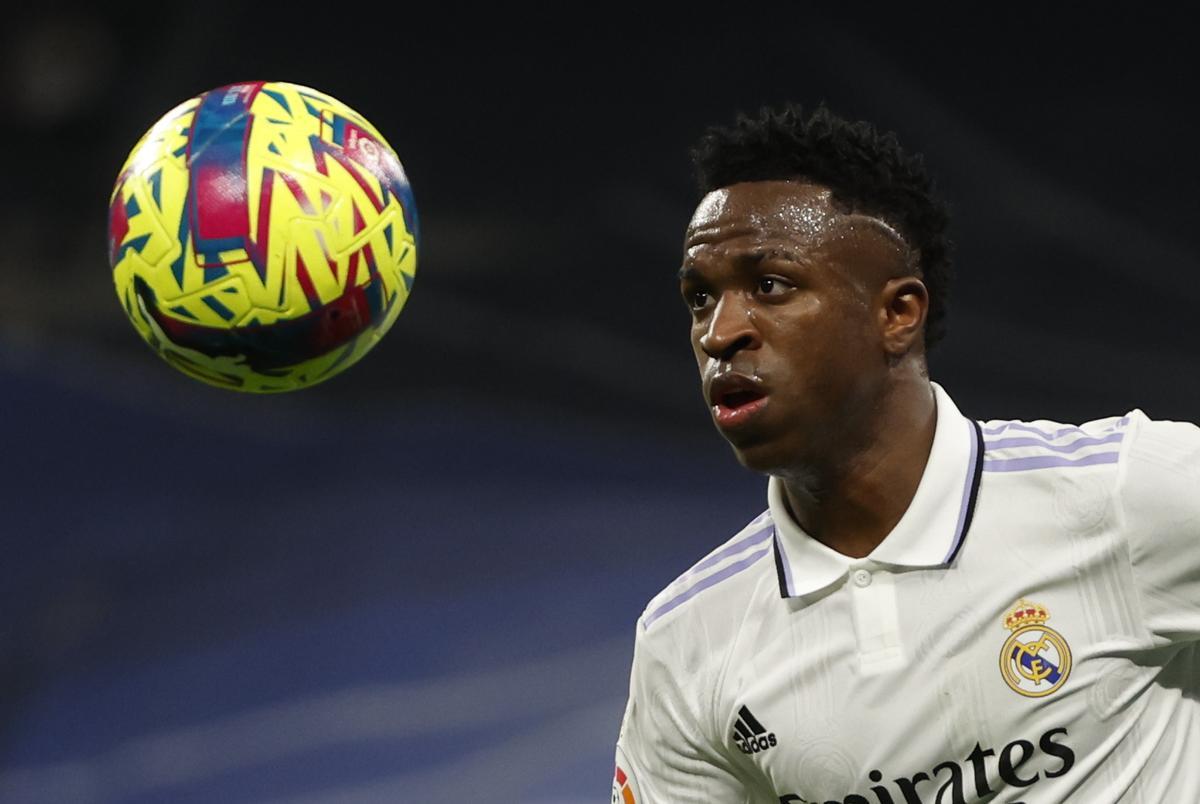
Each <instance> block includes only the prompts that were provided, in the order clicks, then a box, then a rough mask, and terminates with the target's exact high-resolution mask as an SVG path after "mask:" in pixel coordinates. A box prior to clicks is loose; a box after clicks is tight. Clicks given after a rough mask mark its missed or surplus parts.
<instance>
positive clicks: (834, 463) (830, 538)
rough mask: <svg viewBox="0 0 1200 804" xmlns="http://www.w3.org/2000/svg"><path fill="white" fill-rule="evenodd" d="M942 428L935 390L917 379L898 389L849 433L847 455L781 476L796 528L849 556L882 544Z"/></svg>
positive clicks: (896, 386)
mask: <svg viewBox="0 0 1200 804" xmlns="http://www.w3.org/2000/svg"><path fill="white" fill-rule="evenodd" d="M936 424H937V407H936V404H935V401H934V396H933V387H932V386H931V385H930V384H929V381H928V379H926V378H924V377H915V378H911V379H907V380H902V381H900V382H897V383H895V384H893V385H891V386H890V387H889V389H888V391H887V393H886V394H885V396H884V398H883V399H881V400H879V404H878V406H875V407H874V410H873V411H872V414H871V416H870V417H869V419H868V420H867V421H865V422H864V423H863V425H862V426H861V427H859V428H856V429H858V432H856V433H853V434H847V435H848V437H847V438H846V439H844V441H843V443H844V444H847V445H850V446H848V447H847V448H846V449H845V452H844V454H840V455H834V456H830V457H831V459H830V460H828V461H826V462H825V463H823V464H820V465H809V466H806V467H803V468H801V469H799V470H798V471H796V472H792V473H788V474H786V475H781V476H780V480H781V481H782V483H783V490H784V499H785V500H786V502H787V505H788V509H789V511H790V513H791V514H792V517H793V518H794V519H795V520H796V522H797V524H799V525H800V527H801V528H802V529H803V530H804V531H805V532H806V533H807V534H808V535H809V536H812V537H813V538H814V539H816V540H817V541H819V542H821V543H822V544H824V545H826V546H827V547H829V548H831V549H833V550H836V551H837V552H839V553H842V554H843V555H847V556H851V557H854V558H862V557H863V556H866V555H867V554H869V553H870V552H871V551H872V550H874V549H875V548H876V547H877V546H879V543H880V542H882V541H883V540H884V539H885V538H886V537H887V535H888V534H889V533H891V531H892V529H893V528H894V527H896V524H897V523H898V522H899V521H900V518H901V517H902V516H903V515H904V512H905V511H906V510H907V509H908V505H909V503H911V502H912V499H913V497H914V496H915V495H916V493H917V486H918V485H920V482H921V476H922V475H923V474H924V472H925V464H926V463H927V462H928V460H929V452H930V449H931V448H932V447H933V434H934V430H935V428H936Z"/></svg>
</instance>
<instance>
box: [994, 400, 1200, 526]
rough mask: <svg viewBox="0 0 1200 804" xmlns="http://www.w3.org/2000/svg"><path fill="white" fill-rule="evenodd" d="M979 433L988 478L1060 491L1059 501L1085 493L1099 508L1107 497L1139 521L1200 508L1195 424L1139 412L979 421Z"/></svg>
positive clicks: (1198, 431) (1198, 439) (1199, 459)
mask: <svg viewBox="0 0 1200 804" xmlns="http://www.w3.org/2000/svg"><path fill="white" fill-rule="evenodd" d="M980 429H981V432H982V435H983V449H984V459H983V466H982V468H983V472H984V473H986V474H988V475H989V476H992V477H1003V478H1008V479H1010V480H1011V482H1013V483H1020V484H1021V486H1022V487H1023V488H1033V487H1035V486H1045V487H1046V488H1053V489H1054V490H1055V493H1056V496H1057V497H1058V498H1061V497H1062V496H1063V495H1064V494H1067V493H1068V492H1069V491H1070V490H1071V489H1075V488H1078V489H1079V490H1080V493H1081V494H1083V496H1085V497H1088V498H1089V499H1092V500H1093V502H1098V500H1096V499H1095V498H1096V496H1097V495H1098V494H1100V493H1101V491H1102V490H1103V494H1104V496H1109V495H1111V496H1112V497H1115V498H1116V503H1117V506H1118V508H1120V509H1122V510H1124V511H1125V512H1126V513H1128V514H1129V515H1132V516H1144V515H1147V514H1148V513H1149V512H1150V511H1149V509H1162V508H1163V507H1164V506H1166V507H1167V508H1172V507H1179V506H1182V507H1183V508H1184V509H1187V511H1185V513H1187V512H1190V511H1191V509H1195V508H1197V507H1200V428H1198V427H1196V425H1194V424H1189V423H1186V422H1173V421H1164V420H1154V419H1150V418H1149V417H1147V416H1146V414H1145V413H1143V412H1142V411H1140V410H1132V411H1130V412H1129V413H1126V414H1125V415H1123V416H1110V417H1108V418H1104V419H1097V420H1095V421H1090V422H1084V423H1083V424H1066V423H1062V422H1055V421H1049V420H1046V419H1039V420H1035V421H1028V422H1026V421H1018V420H992V421H986V422H980ZM1059 502H1060V503H1061V502H1062V500H1061V499H1060V500H1059ZM1068 507H1069V506H1068ZM1175 513H1176V514H1179V513H1180V512H1175ZM1189 515H1190V514H1189Z"/></svg>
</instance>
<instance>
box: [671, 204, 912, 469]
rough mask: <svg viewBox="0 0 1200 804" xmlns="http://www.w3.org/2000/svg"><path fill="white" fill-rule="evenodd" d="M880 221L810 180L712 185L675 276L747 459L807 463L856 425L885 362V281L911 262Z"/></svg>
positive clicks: (764, 464) (726, 430) (765, 463)
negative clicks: (838, 201)
mask: <svg viewBox="0 0 1200 804" xmlns="http://www.w3.org/2000/svg"><path fill="white" fill-rule="evenodd" d="M904 265H905V250H904V246H903V241H902V240H900V238H899V237H898V236H897V235H896V233H895V232H894V231H893V230H891V229H890V228H888V226H887V225H886V224H884V223H883V222H881V221H880V220H878V219H877V218H873V217H870V216H866V215H858V214H853V213H846V212H844V211H840V210H839V209H838V208H837V207H836V206H835V205H834V204H833V203H832V201H831V196H830V193H829V190H828V189H827V188H825V187H823V186H821V185H817V184H812V183H809V182H805V181H802V180H796V181H756V182H745V183H741V184H735V185H732V186H729V187H725V188H722V189H720V190H716V191H714V192H712V193H709V194H708V195H707V196H705V198H704V199H703V200H702V201H701V202H700V205H699V206H698V207H697V208H696V211H695V214H694V215H693V216H692V220H691V223H690V224H689V226H688V230H687V236H686V239H685V241H684V259H683V267H682V269H681V270H680V290H681V292H682V293H683V298H684V301H685V302H686V303H687V305H688V307H689V308H690V309H691V312H692V331H691V336H692V347H693V349H694V350H695V353H696V362H697V364H698V365H699V368H700V374H701V378H702V380H703V388H704V395H705V400H706V402H707V403H708V404H709V408H710V410H711V412H712V415H713V421H714V422H715V423H716V425H717V428H718V429H719V430H720V431H721V434H722V435H724V436H725V438H726V439H727V440H728V441H729V443H730V444H732V445H733V448H734V451H735V452H736V453H737V455H738V459H739V460H740V461H741V462H742V463H743V464H745V465H746V466H747V467H749V468H751V469H754V470H756V471H761V472H768V473H771V474H779V475H787V474H790V473H794V472H803V471H805V469H806V468H808V467H810V466H814V465H816V464H819V463H821V462H823V461H825V460H828V459H829V458H831V457H833V455H834V454H837V453H839V452H841V451H842V450H844V449H845V448H846V447H847V446H848V444H847V443H846V440H847V439H848V438H861V437H862V426H861V425H862V423H863V422H866V421H869V419H870V416H869V414H870V412H871V409H872V406H873V405H874V404H875V403H876V401H877V400H878V399H879V396H880V393H881V390H882V388H883V385H884V383H885V380H886V377H887V373H888V357H887V354H886V352H885V350H884V347H883V345H882V326H883V324H884V320H883V316H884V315H885V311H884V310H883V307H884V305H885V304H886V301H885V300H884V299H883V297H882V293H881V291H882V288H883V286H884V283H886V282H887V280H888V279H890V278H892V277H895V276H897V275H902V274H904V273H906V271H905V269H904Z"/></svg>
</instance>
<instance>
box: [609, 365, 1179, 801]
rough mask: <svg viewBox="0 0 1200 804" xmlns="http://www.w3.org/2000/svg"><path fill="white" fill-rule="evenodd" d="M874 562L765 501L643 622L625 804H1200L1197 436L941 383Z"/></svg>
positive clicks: (623, 774) (623, 769)
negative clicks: (969, 405)
mask: <svg viewBox="0 0 1200 804" xmlns="http://www.w3.org/2000/svg"><path fill="white" fill-rule="evenodd" d="M934 389H935V394H936V399H937V410H938V414H937V427H936V431H935V435H934V441H933V448H932V451H931V453H930V456H929V461H928V464H927V466H926V468H925V472H924V474H923V476H922V478H921V482H920V485H919V487H918V489H917V492H916V495H915V497H914V498H913V500H912V503H911V504H910V505H909V508H908V510H907V511H906V512H905V513H904V516H903V517H902V518H901V520H900V522H899V523H898V524H897V525H896V527H895V529H894V530H893V531H892V532H891V533H890V534H889V535H888V536H887V538H886V539H885V540H884V541H883V542H882V543H881V544H880V545H879V546H878V547H877V548H876V549H875V550H874V551H873V552H872V553H871V554H870V555H869V556H867V557H866V558H862V559H855V558H849V557H846V556H843V555H841V554H839V553H836V552H834V551H833V550H830V549H829V548H827V547H825V546H824V545H822V544H821V543H820V542H818V541H816V540H815V539H812V538H810V537H809V536H807V535H806V534H805V533H803V532H802V531H801V530H800V529H799V528H798V526H797V525H796V524H795V522H794V520H793V519H792V518H791V517H790V516H789V515H788V513H787V511H786V509H785V507H784V505H783V501H782V496H781V494H782V492H781V487H780V485H779V484H778V483H777V482H776V481H775V480H774V479H772V480H771V481H769V483H768V503H769V508H768V510H767V511H766V512H764V513H763V514H762V515H761V516H760V517H758V518H757V519H755V520H754V521H753V522H751V523H750V524H749V525H748V526H747V527H746V528H744V529H743V530H742V531H741V532H739V533H738V534H737V535H736V536H734V537H733V538H732V539H730V540H729V541H728V542H726V543H725V544H724V545H723V546H721V547H720V548H719V549H717V550H715V551H713V552H712V553H710V554H709V555H708V556H707V557H706V558H704V559H703V560H702V561H700V562H699V563H698V564H696V565H695V566H694V567H692V568H691V569H690V570H688V571H687V572H686V573H684V574H683V575H682V576H680V578H679V579H678V580H676V581H675V582H674V583H672V584H671V585H670V586H668V587H667V588H666V589H665V590H664V591H663V592H662V593H661V594H659V595H658V596H657V597H655V598H654V599H653V600H652V601H651V602H650V604H649V605H648V606H647V607H646V610H645V612H644V613H643V615H642V617H641V618H640V619H639V621H638V625H637V640H636V647H635V652H634V660H633V672H632V681H631V685H630V696H629V705H628V707H627V709H626V712H625V718H624V722H623V724H622V727H621V734H620V738H619V741H618V745H617V768H616V776H615V779H614V782H613V799H612V800H613V802H614V803H615V804H668V803H669V804H683V803H684V802H697V803H699V802H703V804H735V803H739V804H740V803H741V802H763V803H764V804H768V803H769V804H966V802H976V801H988V802H1009V803H1010V804H1012V803H1013V802H1024V804H1037V803H1038V802H1064V801H1073V802H1087V804H1109V803H1110V802H1144V803H1145V804H1161V802H1200V648H1198V647H1197V643H1198V640H1200V429H1198V428H1197V427H1195V426H1194V425H1190V424H1180V423H1175V422H1166V421H1151V420H1149V419H1148V418H1147V417H1146V416H1145V415H1144V414H1142V413H1141V412H1140V411H1133V412H1131V413H1130V414H1128V415H1127V416H1123V417H1120V418H1111V419H1104V420H1100V421H1094V422H1090V423H1088V424H1085V425H1082V426H1071V425H1063V424H1056V423H1051V422H1047V421H1035V422H1029V423H1024V422H1012V421H994V422H975V421H972V420H969V419H966V418H964V417H963V416H962V414H960V413H959V411H958V409H957V408H956V407H955V405H954V403H953V402H952V401H951V400H950V397H949V396H947V395H946V393H945V391H943V390H942V389H941V388H940V387H938V386H936V385H935V386H934Z"/></svg>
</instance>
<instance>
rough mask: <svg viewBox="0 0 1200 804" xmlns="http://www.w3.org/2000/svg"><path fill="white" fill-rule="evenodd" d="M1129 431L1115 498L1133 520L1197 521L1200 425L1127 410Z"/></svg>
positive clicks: (1198, 510) (1199, 512) (1199, 516)
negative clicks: (1152, 417)
mask: <svg viewBox="0 0 1200 804" xmlns="http://www.w3.org/2000/svg"><path fill="white" fill-rule="evenodd" d="M1129 417H1130V419H1131V427H1130V430H1131V435H1130V438H1129V443H1128V445H1127V446H1126V448H1125V450H1124V459H1123V462H1122V466H1121V473H1120V475H1119V477H1118V489H1119V494H1120V501H1121V504H1122V507H1123V509H1124V511H1125V512H1126V515H1127V517H1128V518H1129V519H1131V520H1132V521H1133V522H1134V523H1136V522H1138V521H1141V522H1154V523H1159V524H1163V525H1166V524H1181V523H1184V522H1200V427H1197V426H1196V425H1194V424H1191V423H1188V422H1174V421H1167V420H1155V419H1150V418H1148V417H1147V416H1146V415H1145V414H1144V413H1142V412H1141V411H1140V410H1135V411H1132V412H1131V413H1130V414H1129Z"/></svg>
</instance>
